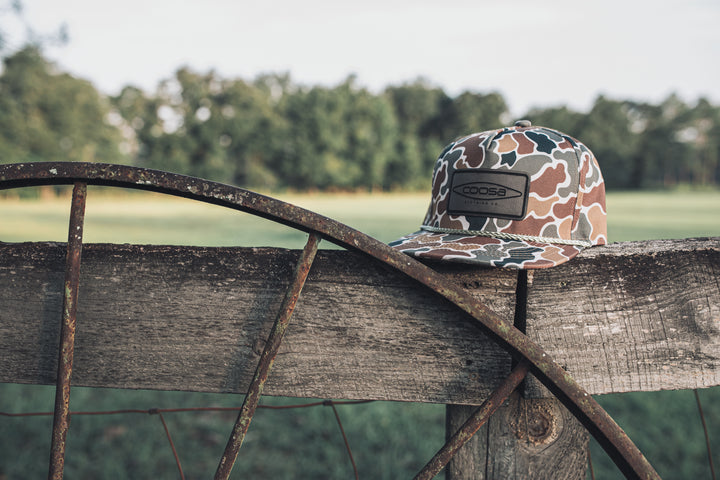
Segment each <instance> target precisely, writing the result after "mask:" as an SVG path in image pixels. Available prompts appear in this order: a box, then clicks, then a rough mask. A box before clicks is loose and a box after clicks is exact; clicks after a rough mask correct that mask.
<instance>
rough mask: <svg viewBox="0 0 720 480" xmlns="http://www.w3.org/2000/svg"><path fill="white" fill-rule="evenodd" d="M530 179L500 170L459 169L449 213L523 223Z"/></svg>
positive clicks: (524, 174)
mask: <svg viewBox="0 0 720 480" xmlns="http://www.w3.org/2000/svg"><path fill="white" fill-rule="evenodd" d="M529 184H530V177H529V175H528V174H526V173H520V172H504V171H499V170H488V169H472V170H456V171H455V172H454V173H453V176H452V179H451V182H450V194H449V200H448V213H450V214H451V215H465V216H482V217H496V218H507V219H511V220H520V219H522V218H523V217H525V210H526V207H527V196H528V186H529Z"/></svg>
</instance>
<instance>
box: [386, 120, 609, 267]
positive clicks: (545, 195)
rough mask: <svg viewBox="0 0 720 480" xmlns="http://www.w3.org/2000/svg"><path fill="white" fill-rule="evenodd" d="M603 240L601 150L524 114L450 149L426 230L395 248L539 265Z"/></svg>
mask: <svg viewBox="0 0 720 480" xmlns="http://www.w3.org/2000/svg"><path fill="white" fill-rule="evenodd" d="M605 243H607V226H606V209H605V183H604V181H603V177H602V174H601V173H600V167H599V166H598V163H597V160H596V159H595V156H594V155H593V154H592V152H591V151H590V149H589V148H587V147H586V146H585V145H583V144H582V143H580V142H579V141H577V140H575V139H574V138H572V137H570V136H568V135H565V134H563V133H560V132H558V131H555V130H552V129H549V128H545V127H533V126H532V125H531V124H530V122H528V121H527V120H522V121H519V122H517V123H515V125H514V126H513V127H507V128H503V129H500V130H491V131H487V132H482V133H474V134H472V135H469V136H466V137H463V138H460V139H459V140H456V141H455V142H453V143H451V144H450V145H448V146H447V147H445V149H444V150H443V152H442V153H441V154H440V157H439V158H438V160H437V162H436V164H435V169H434V172H433V181H432V199H431V201H430V207H429V208H428V212H427V214H426V215H425V220H424V221H423V224H422V226H421V227H420V230H419V231H417V232H415V233H412V234H410V235H406V236H404V237H402V238H400V239H398V240H395V241H394V242H391V243H390V246H392V247H393V248H396V249H398V250H401V251H403V252H405V253H407V254H409V255H412V256H415V257H418V258H427V259H434V260H443V261H450V262H461V263H469V264H475V265H483V266H489V267H506V268H515V269H535V268H547V267H553V266H555V265H559V264H561V263H564V262H566V261H568V260H570V259H571V258H573V257H574V256H576V255H577V254H578V253H580V251H581V250H582V249H584V248H586V247H590V246H592V245H603V244H605Z"/></svg>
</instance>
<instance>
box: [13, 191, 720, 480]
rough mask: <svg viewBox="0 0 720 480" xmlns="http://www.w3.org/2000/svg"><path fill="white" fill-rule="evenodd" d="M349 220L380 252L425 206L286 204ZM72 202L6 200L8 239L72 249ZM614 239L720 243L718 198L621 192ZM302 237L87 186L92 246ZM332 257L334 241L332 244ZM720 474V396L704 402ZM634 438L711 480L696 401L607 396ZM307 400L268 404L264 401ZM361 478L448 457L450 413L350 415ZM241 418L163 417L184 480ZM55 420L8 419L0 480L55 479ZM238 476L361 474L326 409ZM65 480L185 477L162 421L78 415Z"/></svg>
mask: <svg viewBox="0 0 720 480" xmlns="http://www.w3.org/2000/svg"><path fill="white" fill-rule="evenodd" d="M278 197H279V198H280V199H282V200H286V201H288V202H290V203H294V204H297V205H300V206H303V207H305V208H308V209H310V210H313V211H315V212H318V213H321V214H323V215H326V216H329V217H331V218H334V219H337V220H340V221H342V222H344V223H346V224H348V225H350V226H352V227H355V228H357V229H359V230H361V231H363V232H365V233H367V234H369V235H371V236H373V237H375V238H378V239H379V240H381V241H384V242H387V241H390V240H393V239H395V238H397V237H399V236H401V235H403V234H405V233H409V232H412V231H415V230H416V229H417V227H418V225H419V223H420V221H421V220H422V218H423V216H424V213H425V209H426V208H427V204H428V201H429V195H428V194H402V195H400V194H372V195H369V194H353V195H340V196H338V195H325V194H316V195H292V194H286V195H278ZM69 206H70V202H69V198H68V197H67V194H66V195H65V197H64V198H60V199H54V200H24V201H19V200H14V199H9V198H5V199H2V198H0V240H1V241H6V242H20V241H44V240H49V241H59V242H63V241H65V239H66V238H67V216H68V211H69ZM608 212H609V216H608V230H609V236H610V241H613V242H617V241H626V240H643V239H654V238H687V237H696V236H720V192H717V191H702V192H689V191H676V192H639V193H634V192H633V193H621V192H611V193H610V194H609V195H608ZM305 238H306V235H305V234H303V233H301V232H298V231H295V230H293V229H290V228H288V227H284V226H280V225H277V224H274V223H273V222H269V221H267V220H262V219H259V218H255V217H252V216H251V215H248V214H245V213H240V212H236V211H231V210H228V209H224V208H220V207H216V206H212V205H205V204H201V203H198V202H192V201H188V200H184V199H178V198H173V197H167V196H160V195H151V194H145V193H123V194H116V193H114V194H111V193H110V192H109V191H108V190H107V189H98V188H91V189H90V192H89V195H88V204H87V215H86V226H85V241H87V242H111V243H141V244H142V243H159V244H162V243H165V244H177V245H209V246H231V245H237V246H266V245H269V246H276V247H286V248H301V247H302V245H303V244H304V242H305ZM324 245H325V246H328V244H327V243H324ZM53 392H54V389H53V388H52V387H42V386H25V385H0V411H5V412H30V411H51V410H52V403H53ZM700 394H701V396H702V398H703V401H704V406H705V409H706V416H707V420H708V422H709V425H710V429H711V432H712V434H713V435H715V436H714V437H713V442H714V444H715V447H716V448H715V450H716V460H715V463H716V465H720V458H718V453H717V452H718V449H720V438H718V437H717V433H716V432H720V389H719V388H713V389H707V390H704V391H701V392H700ZM598 400H599V401H600V403H601V404H602V405H603V406H604V407H605V408H606V409H607V410H608V411H609V413H610V414H611V415H612V416H613V417H614V418H616V420H617V421H618V423H619V424H620V425H621V426H622V427H623V428H625V429H626V431H627V432H628V434H629V435H630V437H631V438H632V439H633V440H634V441H635V442H636V443H637V444H638V445H639V447H640V448H641V449H642V450H643V451H644V452H645V453H646V455H647V456H648V458H649V459H650V461H651V462H652V463H653V464H654V465H655V466H656V467H657V469H658V470H659V472H660V474H661V475H662V476H663V478H666V479H672V478H677V479H683V478H709V474H708V467H707V463H706V461H705V457H704V440H703V438H702V433H701V431H700V429H699V428H700V422H699V420H698V418H697V409H696V406H695V403H694V397H693V396H692V392H688V391H679V392H655V393H633V394H621V395H605V396H600V397H598ZM288 401H292V402H297V400H288V399H276V398H268V399H264V402H267V403H275V404H277V403H287V402H288ZM240 402H241V398H239V397H238V396H230V395H214V394H198V393H185V392H153V391H124V390H104V389H88V388H75V389H73V397H72V409H73V410H114V409H119V408H139V409H148V408H152V407H159V408H176V407H186V406H238V405H239V403H240ZM338 409H339V413H340V415H341V417H342V419H343V424H344V427H345V430H346V432H347V434H348V437H349V440H350V443H351V446H352V447H353V453H354V455H355V459H356V461H357V463H358V467H359V468H360V474H361V478H368V479H383V478H387V479H395V478H411V477H412V476H413V475H414V474H415V473H417V471H418V470H419V469H420V468H421V467H422V465H423V464H424V463H425V462H426V461H427V460H428V459H429V458H430V457H431V456H432V454H433V453H434V452H435V451H436V450H437V448H439V447H440V445H441V444H442V442H443V436H444V407H443V406H441V405H417V404H400V403H390V402H377V403H372V404H368V405H356V406H340V407H338ZM234 416H235V415H234V414H228V413H223V414H220V413H201V414H199V413H183V414H165V415H164V417H165V420H166V421H167V423H168V426H169V428H170V431H171V433H172V434H173V439H174V440H175V442H176V444H177V448H178V453H179V455H180V459H181V460H182V462H183V467H184V470H185V473H186V477H187V478H188V479H190V478H207V477H209V476H210V475H211V474H212V472H213V471H214V469H215V467H216V465H217V461H218V460H219V457H220V455H221V453H222V449H223V448H224V445H225V442H226V441H227V437H228V435H229V432H230V428H231V425H232V422H233V421H234ZM51 422H52V421H51V419H50V417H31V418H7V417H0V479H2V480H5V479H15V478H38V477H41V476H43V475H46V471H47V460H46V459H47V458H48V452H49V432H50V429H51ZM592 455H593V463H594V465H595V472H596V476H597V478H618V477H619V473H618V471H617V470H616V469H615V467H614V465H612V463H611V461H610V460H609V459H608V458H607V456H606V455H605V454H604V452H602V450H601V449H600V448H599V447H598V446H597V445H595V444H593V446H592ZM234 474H235V475H236V476H237V478H240V477H242V478H308V479H310V478H313V479H314V478H349V477H351V469H350V465H349V461H348V460H347V456H346V453H345V451H344V447H343V444H342V439H341V438H340V434H339V431H338V427H337V424H336V423H335V420H334V416H333V414H332V411H331V409H330V408H328V407H316V408H311V409H302V410H287V411H286V410H283V411H274V410H273V411H270V410H260V411H259V412H258V414H257V416H256V418H255V419H254V420H253V426H252V428H251V429H250V434H249V436H248V438H247V441H246V444H245V445H244V446H243V449H242V450H241V454H240V459H239V463H238V465H237V467H236V469H235V470H234ZM66 478H110V479H126V478H128V479H129V478H178V475H177V471H176V468H175V465H174V460H173V458H172V454H171V451H170V448H169V446H168V445H167V440H166V439H165V434H164V431H163V430H162V425H161V423H160V421H159V419H158V417H156V416H146V415H120V416H99V417H89V416H77V417H74V418H73V421H72V427H71V430H70V435H69V440H68V459H67V465H66Z"/></svg>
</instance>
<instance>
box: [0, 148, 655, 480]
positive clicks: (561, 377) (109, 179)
mask: <svg viewBox="0 0 720 480" xmlns="http://www.w3.org/2000/svg"><path fill="white" fill-rule="evenodd" d="M78 180H82V181H86V182H87V183H89V184H93V185H111V186H117V187H124V188H137V189H143V190H149V191H155V192H160V193H166V194H170V195H175V196H180V197H185V198H190V199H193V200H199V201H203V202H207V203H212V204H215V205H222V206H225V207H228V208H233V209H236V210H241V211H246V212H250V213H253V214H254V215H257V216H260V217H263V218H268V219H270V220H273V221H275V222H278V223H282V224H284V225H289V226H291V227H293V228H297V229H300V230H304V231H306V232H318V233H320V234H322V236H323V238H325V239H327V240H329V241H331V242H333V243H336V244H338V245H340V246H342V247H345V248H348V249H351V250H356V251H360V252H362V253H364V254H366V255H368V256H371V257H373V258H375V259H377V260H379V261H381V262H383V263H384V264H385V265H387V266H389V267H391V268H394V269H396V270H398V271H400V272H402V273H404V274H405V275H407V276H408V277H410V278H412V279H414V280H415V281H417V282H419V283H420V284H422V285H424V286H426V287H427V288H429V289H431V290H433V291H435V292H436V293H437V294H439V295H441V296H442V297H444V298H445V299H447V300H449V301H450V302H452V303H454V304H455V305H456V306H457V307H458V308H460V309H461V310H463V311H465V312H466V313H468V314H469V315H470V317H471V318H472V321H473V322H474V324H475V325H476V326H478V327H479V328H480V329H481V330H482V331H483V332H485V333H486V334H489V335H490V336H491V337H492V338H493V339H494V340H495V341H496V342H497V343H498V345H500V346H501V347H502V348H504V349H506V350H507V351H508V352H509V353H510V354H511V355H512V356H513V357H514V358H516V359H517V360H520V359H522V358H525V359H527V360H528V361H529V362H530V364H531V367H530V371H531V372H532V373H533V375H535V376H536V377H537V378H538V379H539V380H540V381H541V382H542V383H543V384H544V385H545V386H546V387H548V389H550V391H551V392H552V393H553V394H554V395H555V396H556V397H557V398H558V400H560V401H561V402H562V403H563V405H565V406H566V407H567V408H568V410H570V412H572V413H573V414H574V415H575V417H576V418H577V419H578V420H579V421H580V422H581V423H582V424H583V425H584V426H585V427H586V428H587V429H588V431H589V432H590V433H591V434H592V435H593V437H594V438H595V439H596V440H597V441H598V443H599V444H600V445H601V446H602V447H603V448H604V449H605V451H606V452H607V453H608V455H609V456H610V458H612V460H613V461H614V462H615V464H616V465H617V466H618V468H619V469H620V470H621V471H622V472H623V473H624V474H625V476H626V477H627V478H641V479H659V478H660V477H659V476H658V474H657V472H655V470H654V469H653V467H652V465H650V463H649V462H648V461H647V459H646V458H645V456H644V455H643V454H642V453H641V452H640V450H639V449H638V448H637V447H636V446H635V444H633V442H632V441H631V440H630V438H628V436H627V435H626V434H625V432H624V431H623V430H622V429H621V428H620V426H618V425H617V423H615V421H614V420H613V419H612V418H611V417H610V416H609V415H608V414H607V412H605V410H603V409H602V407H601V406H600V405H599V404H598V403H597V402H596V401H595V400H594V399H593V398H592V397H591V396H590V395H589V394H588V393H587V392H586V391H585V390H584V389H583V388H582V387H581V386H580V385H578V384H577V382H575V380H574V379H573V378H572V376H571V375H570V374H568V373H567V372H566V371H565V370H564V369H563V368H562V367H561V366H560V365H558V363H557V362H555V361H554V360H552V358H551V357H550V356H549V355H548V354H547V353H546V352H545V351H544V350H543V349H542V347H541V346H540V345H538V344H537V343H535V342H533V341H531V340H530V339H529V338H528V337H527V336H526V335H525V334H523V333H522V332H521V331H520V330H518V329H517V328H514V327H513V326H512V325H511V324H508V323H507V322H506V321H505V320H504V319H503V318H501V317H500V316H499V315H497V314H496V313H495V312H494V311H492V310H491V309H490V308H488V307H487V306H485V305H484V304H482V303H481V302H478V301H477V300H476V299H474V298H473V297H472V296H470V295H469V294H467V293H465V292H463V291H461V290H460V289H458V288H457V287H456V286H455V285H452V284H448V283H447V280H446V279H445V278H444V277H443V276H442V275H441V274H439V273H437V272H435V271H434V270H433V269H432V268H430V267H428V266H426V265H424V264H423V263H421V262H419V261H417V260H415V259H413V258H410V257H409V256H407V255H405V254H403V253H401V252H398V251H396V250H393V249H392V248H390V247H389V246H387V245H385V244H384V243H382V242H380V241H378V240H376V239H374V238H371V237H369V236H367V235H365V234H363V233H361V232H358V231H357V230H354V229H352V228H350V227H348V226H347V225H344V224H342V223H340V222H337V221H336V220H333V219H330V218H328V217H324V216H322V215H318V214H316V213H314V212H311V211H308V210H305V209H303V208H300V207H297V206H295V205H291V204H288V203H286V202H282V201H280V200H277V199H274V198H271V197H267V196H264V195H260V194H257V193H255V192H251V191H248V190H244V189H241V188H237V187H233V186H230V185H224V184H220V183H216V182H211V181H207V180H202V179H198V178H193V177H187V176H183V175H177V174H172V173H167V172H162V171H158V170H150V169H145V168H136V167H129V166H122V165H108V164H97V163H79V162H58V163H44V162H41V163H19V164H8V165H0V189H6V188H16V187H22V186H34V185H60V184H62V185H67V184H70V183H73V182H75V181H78Z"/></svg>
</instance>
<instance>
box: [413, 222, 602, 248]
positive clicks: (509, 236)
mask: <svg viewBox="0 0 720 480" xmlns="http://www.w3.org/2000/svg"><path fill="white" fill-rule="evenodd" d="M420 228H421V229H422V230H425V231H428V232H433V233H450V234H453V235H473V236H478V237H490V238H497V239H500V240H519V241H524V242H538V243H555V244H559V245H572V246H575V247H591V246H592V243H591V242H589V241H586V240H566V239H564V238H553V237H536V236H533V235H521V234H518V233H505V232H489V231H487V230H458V229H454V228H442V227H433V226H430V225H421V226H420Z"/></svg>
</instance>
